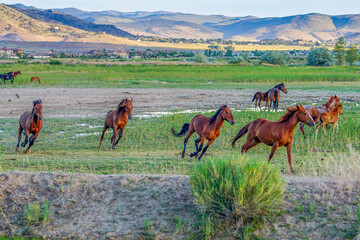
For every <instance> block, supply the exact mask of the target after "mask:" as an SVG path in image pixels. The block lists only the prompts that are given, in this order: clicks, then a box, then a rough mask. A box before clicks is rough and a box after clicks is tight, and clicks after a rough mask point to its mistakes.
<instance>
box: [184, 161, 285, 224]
mask: <svg viewBox="0 0 360 240" xmlns="http://www.w3.org/2000/svg"><path fill="white" fill-rule="evenodd" d="M190 184H191V186H192V192H193V195H194V198H195V204H196V205H197V206H198V208H199V210H200V212H201V213H202V214H204V215H206V214H207V215H211V216H216V217H217V218H222V219H227V220H231V221H235V222H238V221H242V222H244V223H245V222H249V221H250V220H252V219H255V218H257V219H261V218H263V217H265V218H268V217H271V216H272V215H273V214H274V213H276V212H278V210H279V207H280V206H281V204H282V199H283V194H284V191H285V184H284V180H283V179H282V178H281V177H280V173H279V171H278V170H275V169H274V168H272V167H271V166H270V165H269V164H268V163H266V162H263V161H251V160H248V159H246V158H242V159H235V158H233V159H217V160H206V161H205V162H204V163H203V164H200V165H198V166H197V167H196V168H195V169H194V171H193V173H192V175H191V176H190Z"/></svg>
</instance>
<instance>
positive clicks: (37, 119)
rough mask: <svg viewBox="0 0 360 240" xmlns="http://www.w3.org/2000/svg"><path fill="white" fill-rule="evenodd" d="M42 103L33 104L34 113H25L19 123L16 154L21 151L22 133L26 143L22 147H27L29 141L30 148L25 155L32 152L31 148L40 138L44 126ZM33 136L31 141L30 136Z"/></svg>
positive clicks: (25, 151) (35, 102)
mask: <svg viewBox="0 0 360 240" xmlns="http://www.w3.org/2000/svg"><path fill="white" fill-rule="evenodd" d="M42 109H43V107H42V101H41V100H40V99H39V100H36V101H34V102H33V109H32V111H31V112H30V111H27V112H24V113H23V114H22V115H21V117H20V121H19V138H18V143H17V146H16V149H15V152H17V151H19V144H20V141H21V133H22V132H24V134H25V141H24V142H23V143H22V144H21V146H22V147H25V146H26V144H27V143H28V141H29V146H28V148H27V149H26V150H24V152H23V153H27V152H28V151H30V148H31V146H32V145H33V144H34V142H35V140H36V138H37V137H38V136H39V133H40V130H41V128H42V126H43V120H42V118H43V112H42ZM30 134H32V136H31V137H30V139H29V135H30ZM28 139H29V140H28Z"/></svg>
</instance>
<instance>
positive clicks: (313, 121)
mask: <svg viewBox="0 0 360 240" xmlns="http://www.w3.org/2000/svg"><path fill="white" fill-rule="evenodd" d="M305 112H306V114H307V115H308V116H309V117H310V119H311V121H312V122H313V123H314V124H315V121H314V119H313V118H312V116H311V115H310V113H309V112H308V110H306V109H305Z"/></svg>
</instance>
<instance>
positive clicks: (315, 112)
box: [300, 95, 340, 137]
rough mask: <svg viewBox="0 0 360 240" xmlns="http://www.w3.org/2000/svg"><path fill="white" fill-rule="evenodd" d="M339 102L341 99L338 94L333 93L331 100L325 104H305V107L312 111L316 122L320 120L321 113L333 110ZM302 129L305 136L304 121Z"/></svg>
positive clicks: (301, 125) (301, 124)
mask: <svg viewBox="0 0 360 240" xmlns="http://www.w3.org/2000/svg"><path fill="white" fill-rule="evenodd" d="M339 104H340V99H339V98H338V97H337V96H336V95H335V96H332V95H331V96H330V99H329V101H327V102H326V103H324V104H323V105H321V106H319V107H314V106H309V105H305V106H304V108H305V109H306V110H307V111H308V112H309V113H310V115H311V117H312V118H313V119H314V120H315V122H317V121H318V120H319V117H320V114H321V113H325V112H331V111H333V110H334V109H335V108H336V106H337V105H339ZM300 131H301V132H302V134H303V136H304V137H305V131H304V124H303V123H300Z"/></svg>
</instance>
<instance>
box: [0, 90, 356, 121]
mask: <svg viewBox="0 0 360 240" xmlns="http://www.w3.org/2000/svg"><path fill="white" fill-rule="evenodd" d="M254 92H255V91H254V90H203V89H199V90H197V89H149V88H147V89H126V88H114V89H112V88H10V89H0V96H1V97H0V117H2V118H8V117H18V116H19V115H20V114H21V113H22V112H24V111H26V110H29V109H31V105H32V101H33V100H36V99H42V100H43V106H44V116H45V117H53V118H72V117H76V118H79V117H103V116H104V115H105V114H106V112H107V111H108V110H110V109H113V108H115V107H116V105H117V104H118V102H119V101H120V99H121V98H124V97H129V98H130V97H133V98H134V116H135V117H136V115H137V114H138V115H139V114H143V113H149V112H150V113H151V112H164V111H165V112H167V111H174V110H180V111H181V110H196V111H199V110H200V111H201V110H209V109H216V108H218V107H219V106H220V105H222V104H228V105H229V106H230V107H231V108H233V109H238V110H240V109H244V108H249V107H253V103H252V102H251V99H252V97H253V95H254ZM331 94H332V93H330V92H328V91H306V92H304V91H303V92H300V91H297V90H293V91H291V93H289V94H282V95H281V101H280V108H285V107H286V106H289V105H294V104H295V103H314V104H321V103H324V102H326V101H327V100H328V98H329V96H330V95H331ZM340 97H342V96H340ZM341 99H342V100H344V98H341ZM346 100H347V101H358V102H359V101H360V96H359V94H357V93H355V92H354V93H347V96H346Z"/></svg>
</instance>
